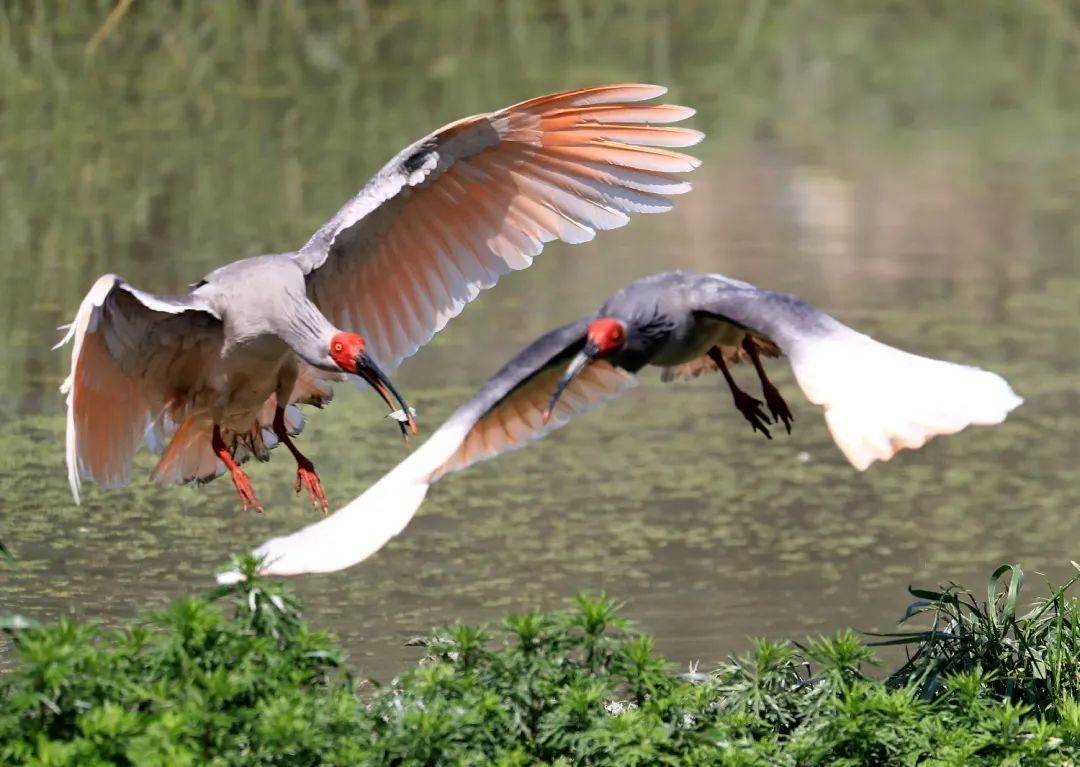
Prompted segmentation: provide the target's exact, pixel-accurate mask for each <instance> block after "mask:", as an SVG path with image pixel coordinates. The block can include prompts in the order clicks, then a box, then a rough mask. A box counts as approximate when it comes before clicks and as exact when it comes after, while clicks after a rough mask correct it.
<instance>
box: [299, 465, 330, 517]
mask: <svg viewBox="0 0 1080 767" xmlns="http://www.w3.org/2000/svg"><path fill="white" fill-rule="evenodd" d="M301 487H306V488H307V491H308V495H310V496H311V505H312V506H313V507H314V508H316V509H318V508H321V509H322V513H323V516H325V515H327V514H329V513H330V502H329V501H327V500H326V495H325V494H324V493H323V489H322V482H320V481H319V475H318V474H316V473H315V464H313V463H312V462H311V461H309V460H308V459H307V458H303V457H301V458H298V459H297V460H296V485H294V486H293V489H294V490H295V491H296V492H297V494H299V493H300V488H301Z"/></svg>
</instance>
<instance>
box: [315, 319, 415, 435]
mask: <svg viewBox="0 0 1080 767" xmlns="http://www.w3.org/2000/svg"><path fill="white" fill-rule="evenodd" d="M330 359H331V360H333V361H334V364H335V365H337V366H338V367H339V368H341V369H342V370H343V371H345V372H346V373H351V374H352V375H355V376H360V377H361V378H363V379H364V380H365V381H367V382H368V383H369V384H370V385H371V388H372V389H374V390H375V391H377V392H378V393H379V396H380V397H382V398H383V400H384V401H385V402H386V404H387V406H388V407H389V408H390V410H391V411H392V412H393V411H397V410H398V408H396V407H394V400H392V399H391V398H390V397H391V395H393V397H394V399H396V400H397V401H398V404H400V405H401V414H402V419H403V420H399V423H400V424H401V431H402V433H403V434H406V437H407V433H406V431H405V430H406V426H407V427H408V428H409V429H411V430H412V433H413V434H416V420H415V419H414V418H413V415H412V409H411V408H410V407H409V406H408V404H406V402H405V400H404V398H402V396H401V395H400V394H398V391H397V389H395V388H394V384H392V383H390V379H389V378H387V377H386V375H385V374H384V373H383V372H382V371H381V370H379V366H378V365H376V364H375V360H373V359H372V358H371V357H370V356H369V355H368V353H367V345H366V344H365V343H364V339H363V338H361V337H360V334H359V333H338V334H336V335H335V336H334V337H333V338H331V339H330Z"/></svg>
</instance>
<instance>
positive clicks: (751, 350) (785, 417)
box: [742, 336, 795, 434]
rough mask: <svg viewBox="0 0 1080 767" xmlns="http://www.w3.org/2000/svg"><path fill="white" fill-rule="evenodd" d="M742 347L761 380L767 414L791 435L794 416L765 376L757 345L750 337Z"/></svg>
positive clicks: (744, 340) (744, 338) (745, 339)
mask: <svg viewBox="0 0 1080 767" xmlns="http://www.w3.org/2000/svg"><path fill="white" fill-rule="evenodd" d="M742 347H743V349H745V350H746V353H747V354H748V355H750V361H751V362H753V363H754V370H756V371H757V374H758V378H760V379H761V393H762V394H764V395H765V404H766V405H768V406H769V412H770V413H772V417H773V420H774V421H776V422H778V423H779V422H783V424H784V428H785V429H787V433H788V434H791V422H792V421H794V420H795V416H794V415H792V414H791V408H789V407H788V405H787V403H786V402H784V398H783V397H782V396H780V390H779V389H777V388H776V387H775V386H773V382H772V381H770V380H769V377H768V376H767V375H765V368H764V366H763V365H762V364H761V357H760V356H758V348H757V344H755V343H754V339H752V338H751V337H750V336H744V337H743V342H742Z"/></svg>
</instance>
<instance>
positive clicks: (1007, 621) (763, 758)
mask: <svg viewBox="0 0 1080 767" xmlns="http://www.w3.org/2000/svg"><path fill="white" fill-rule="evenodd" d="M253 566H254V563H251V562H249V563H247V567H248V568H249V571H250V568H252V567H253ZM1005 576H1008V580H1007V581H1005V580H1004V578H1005ZM1075 580H1076V579H1075V578H1074V579H1073V581H1070V582H1069V583H1068V584H1066V585H1065V586H1063V587H1061V588H1056V589H1051V591H1050V594H1049V596H1048V597H1046V598H1042V599H1039V600H1038V601H1037V602H1036V603H1035V605H1034V607H1032V608H1031V609H1030V610H1021V609H1020V607H1019V605H1021V589H1022V584H1023V575H1022V572H1021V570H1020V569H1019V568H1018V567H1015V566H1008V567H1004V568H1001V569H999V570H998V571H997V572H995V573H994V575H993V576H992V577H991V579H990V592H989V594H988V601H986V602H979V601H978V600H976V599H974V598H973V597H972V596H971V595H970V594H968V593H967V592H965V591H963V590H962V589H960V588H959V587H956V586H954V585H950V586H948V587H945V588H942V589H939V590H935V591H929V590H917V589H915V590H913V591H912V593H913V594H915V596H916V597H917V598H918V599H919V600H920V601H919V602H918V603H916V605H914V606H913V607H912V608H910V609H909V611H908V616H907V618H908V621H909V622H910V621H918V620H921V621H924V622H926V624H927V626H926V627H925V628H922V629H918V630H916V629H912V630H911V631H909V632H908V633H905V634H902V635H901V634H898V635H894V636H889V637H885V638H883V641H885V642H903V643H905V644H907V645H908V646H909V653H908V659H907V661H906V662H905V663H904V664H903V665H902V666H901V667H900V668H899V669H897V670H896V671H894V672H893V673H891V674H884V673H882V672H881V671H880V670H878V669H877V668H876V663H877V661H876V660H875V656H874V653H873V651H872V649H871V648H870V647H868V646H867V644H866V643H865V642H864V641H863V640H862V639H861V638H860V637H859V636H857V635H856V634H854V633H853V632H850V631H845V632H841V633H838V634H836V635H834V636H831V637H823V638H817V639H813V640H810V641H807V642H805V643H802V644H795V643H789V642H772V641H758V642H757V643H756V644H755V645H754V646H753V649H751V650H750V651H749V652H747V653H746V654H744V655H741V656H738V657H735V658H732V659H730V660H728V661H727V662H726V663H724V664H722V665H721V666H720V667H719V668H717V669H715V670H713V671H712V672H711V673H701V672H698V671H696V670H692V671H691V672H687V673H681V674H680V673H674V671H673V669H672V668H671V666H670V664H669V663H668V662H667V661H665V660H664V658H663V657H662V656H661V655H659V654H658V653H657V652H656V651H655V649H654V647H653V644H652V640H651V639H650V637H648V636H647V635H645V634H643V633H641V632H640V631H638V630H636V629H635V628H633V627H632V626H631V625H630V624H629V623H628V622H627V620H626V619H625V618H624V617H622V616H621V615H620V612H619V606H618V605H617V604H616V603H614V602H613V601H611V600H610V599H607V598H606V597H602V596H601V597H587V596H579V597H578V598H576V599H575V600H574V603H573V605H572V607H571V608H570V609H568V610H565V611H560V612H552V613H541V612H527V613H522V614H517V615H511V616H508V617H507V618H505V619H504V620H503V621H502V623H501V624H500V625H499V626H497V627H478V626H470V625H465V624H456V625H453V626H450V627H447V628H445V629H441V630H438V631H436V632H435V633H434V634H433V635H432V636H431V637H429V638H427V639H426V640H424V641H423V642H422V643H420V644H422V645H423V650H422V653H423V658H422V659H421V660H420V661H419V663H418V664H417V665H416V667H415V668H411V669H408V670H406V671H404V672H403V673H402V674H401V675H400V676H399V677H397V678H396V679H394V680H393V681H392V682H390V683H389V684H386V685H385V686H382V685H379V684H376V683H373V682H361V681H359V680H358V679H357V678H356V677H354V676H353V675H352V674H350V673H349V671H348V670H347V668H346V665H345V661H344V658H343V656H342V653H341V652H340V650H339V649H338V647H337V645H336V644H335V642H334V640H333V638H332V637H331V636H329V635H328V634H326V633H323V632H320V631H316V630H313V629H311V628H310V627H309V626H308V624H307V623H306V622H305V621H304V619H303V618H302V616H301V614H300V610H299V606H298V604H297V602H296V601H295V599H294V598H293V597H292V596H291V595H290V594H289V592H288V591H287V590H286V589H285V588H284V587H282V586H281V585H280V584H277V583H274V582H268V581H262V580H259V579H254V580H252V581H250V582H247V583H243V584H240V585H238V586H236V587H229V588H223V589H218V590H214V591H211V592H208V593H206V594H203V595H199V596H194V597H189V598H187V599H183V600H180V601H178V602H176V603H175V604H174V605H172V607H170V608H169V609H168V610H165V611H163V612H157V613H151V614H148V615H145V616H143V617H141V618H139V619H138V620H136V621H133V622H132V623H131V624H130V625H128V626H125V627H123V628H121V629H118V630H105V629H101V628H96V627H94V626H92V625H88V624H83V623H79V622H75V621H72V620H62V621H60V622H59V623H57V624H55V625H53V626H49V627H47V628H32V629H27V630H15V629H9V630H8V631H7V639H8V643H9V648H8V649H10V650H12V651H13V652H14V654H15V655H16V656H17V659H16V661H15V665H14V669H13V670H12V671H9V672H7V673H4V674H3V675H2V676H0V764H29V765H39V766H41V767H44V766H45V765H69V764H70V765H76V764H78V765H143V764H165V765H339V764H340V765H384V764H385V765H390V764H394V765H434V764H499V765H526V764H528V765H532V764H560V765H571V764H588V765H646V764H649V765H652V764H670V765H727V764H730V765H758V764H760V765H808V764H841V765H845V764H846V765H861V764H880V765H888V764H898V765H899V764H903V765H907V764H917V763H919V764H921V763H926V764H942V765H945V764H955V765H961V764H963V765H972V764H1020V763H1023V764H1071V763H1073V762H1074V761H1075V760H1076V759H1077V758H1078V756H1080V706H1078V705H1077V704H1076V702H1075V701H1076V688H1077V685H1078V684H1080V681H1078V678H1077V666H1076V663H1075V660H1074V659H1075V658H1076V656H1077V653H1078V651H1080V646H1078V644H1080V642H1078V637H1080V632H1078V631H1077V630H1076V601H1075V598H1072V597H1069V596H1068V595H1067V593H1066V592H1067V589H1068V588H1069V586H1071V585H1073V583H1074V582H1075Z"/></svg>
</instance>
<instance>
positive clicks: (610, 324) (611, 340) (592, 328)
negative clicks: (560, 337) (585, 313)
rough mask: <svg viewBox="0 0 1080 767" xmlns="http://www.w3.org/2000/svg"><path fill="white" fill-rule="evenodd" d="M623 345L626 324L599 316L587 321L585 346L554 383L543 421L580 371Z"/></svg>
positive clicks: (546, 419) (545, 420)
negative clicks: (553, 389)
mask: <svg viewBox="0 0 1080 767" xmlns="http://www.w3.org/2000/svg"><path fill="white" fill-rule="evenodd" d="M624 346H626V325H624V324H623V323H621V322H619V320H616V319H612V318H611V317H600V318H599V319H595V320H593V321H592V322H591V323H589V329H588V330H587V331H586V332H585V347H584V348H583V349H582V350H581V351H580V352H578V353H577V355H575V357H574V359H572V360H571V361H570V364H569V365H567V367H566V371H565V372H564V373H563V375H562V378H560V379H559V382H558V383H557V384H556V385H555V391H554V392H552V394H551V399H550V400H548V404H547V407H546V408H544V415H543V418H544V423H547V422H548V421H550V420H551V414H552V413H553V412H554V411H555V403H557V402H558V401H559V397H560V396H562V393H563V391H564V390H565V389H566V387H567V386H569V385H570V384H571V383H572V382H573V380H574V379H575V378H577V376H578V375H579V374H580V373H581V371H583V370H584V369H585V368H587V367H588V366H589V365H591V364H592V363H593V361H594V360H598V359H603V358H604V357H606V356H608V355H609V354H612V353H614V352H617V351H619V349H622V348H623V347H624Z"/></svg>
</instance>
